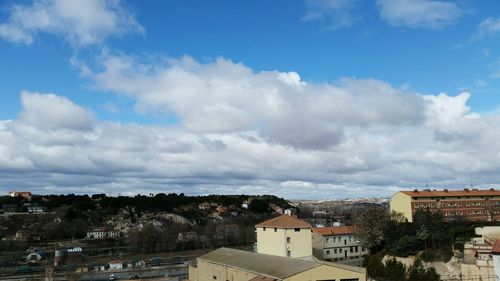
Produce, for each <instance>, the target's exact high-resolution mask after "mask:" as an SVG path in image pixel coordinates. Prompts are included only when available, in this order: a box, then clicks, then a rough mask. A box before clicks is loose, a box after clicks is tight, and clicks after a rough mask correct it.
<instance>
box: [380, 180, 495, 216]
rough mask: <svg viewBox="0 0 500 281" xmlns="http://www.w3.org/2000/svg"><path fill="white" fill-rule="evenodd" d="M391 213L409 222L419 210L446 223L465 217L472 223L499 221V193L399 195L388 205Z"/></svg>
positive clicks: (417, 192)
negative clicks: (401, 216) (442, 219)
mask: <svg viewBox="0 0 500 281" xmlns="http://www.w3.org/2000/svg"><path fill="white" fill-rule="evenodd" d="M389 205H390V209H391V211H396V212H399V213H402V214H403V215H404V216H405V218H406V219H407V220H408V222H412V221H413V216H414V215H415V213H416V212H417V211H418V210H422V211H431V212H437V211H440V212H442V213H443V215H444V217H445V219H447V220H453V219H455V218H456V217H464V218H466V219H468V220H471V221H497V220H499V219H500V190H495V189H493V188H491V189H488V190H479V189H468V188H465V189H463V190H448V189H444V190H430V189H424V190H418V189H414V190H413V191H399V192H397V193H396V194H394V195H393V196H392V197H391V199H390V202H389Z"/></svg>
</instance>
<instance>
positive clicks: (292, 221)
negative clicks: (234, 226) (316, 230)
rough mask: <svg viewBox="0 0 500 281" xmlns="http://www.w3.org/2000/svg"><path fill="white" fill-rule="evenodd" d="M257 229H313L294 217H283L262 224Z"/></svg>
mask: <svg viewBox="0 0 500 281" xmlns="http://www.w3.org/2000/svg"><path fill="white" fill-rule="evenodd" d="M256 227H277V228H311V225H310V224H309V223H308V222H306V221H303V220H301V219H298V218H296V217H294V216H289V215H281V216H277V217H275V218H272V219H270V220H267V221H264V222H261V223H259V224H257V225H256Z"/></svg>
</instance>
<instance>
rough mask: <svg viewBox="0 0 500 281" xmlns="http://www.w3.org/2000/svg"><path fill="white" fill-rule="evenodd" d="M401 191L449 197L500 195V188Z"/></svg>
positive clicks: (414, 194)
mask: <svg viewBox="0 0 500 281" xmlns="http://www.w3.org/2000/svg"><path fill="white" fill-rule="evenodd" d="M401 193H403V194H406V195H408V196H411V197H450V196H500V190H495V189H493V188H492V189H486V190H478V189H463V190H451V189H450V190H430V189H424V190H417V191H415V190H413V191H401Z"/></svg>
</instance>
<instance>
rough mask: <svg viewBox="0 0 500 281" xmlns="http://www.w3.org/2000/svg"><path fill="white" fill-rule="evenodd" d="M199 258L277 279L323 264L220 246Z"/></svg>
mask: <svg viewBox="0 0 500 281" xmlns="http://www.w3.org/2000/svg"><path fill="white" fill-rule="evenodd" d="M198 259H201V260H206V261H209V262H213V263H219V264H223V265H226V266H229V267H233V268H238V269H241V270H244V271H248V272H253V273H255V274H258V275H263V276H267V277H272V278H276V279H284V278H287V277H290V276H293V275H296V274H298V273H301V272H304V271H306V270H309V269H312V268H315V267H318V266H320V265H321V264H320V263H316V262H311V261H304V260H300V259H294V258H286V257H280V256H273V255H265V254H258V253H254V252H247V251H242V250H236V249H230V248H219V249H217V250H215V251H212V252H210V253H208V254H205V255H203V256H201V257H198ZM257 280H258V279H257Z"/></svg>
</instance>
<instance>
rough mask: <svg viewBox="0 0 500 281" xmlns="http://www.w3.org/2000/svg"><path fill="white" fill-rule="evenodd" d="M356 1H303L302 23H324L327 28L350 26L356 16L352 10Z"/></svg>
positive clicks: (356, 3) (355, 5)
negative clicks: (303, 13) (304, 12)
mask: <svg viewBox="0 0 500 281" xmlns="http://www.w3.org/2000/svg"><path fill="white" fill-rule="evenodd" d="M357 5H358V0H305V6H306V14H305V15H304V16H303V17H302V20H304V21H324V22H325V23H326V24H327V25H328V27H329V28H334V29H335V28H339V27H346V26H351V25H352V24H353V23H354V22H355V21H356V20H357V19H358V16H357V15H355V14H354V10H355V8H356V7H357Z"/></svg>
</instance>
